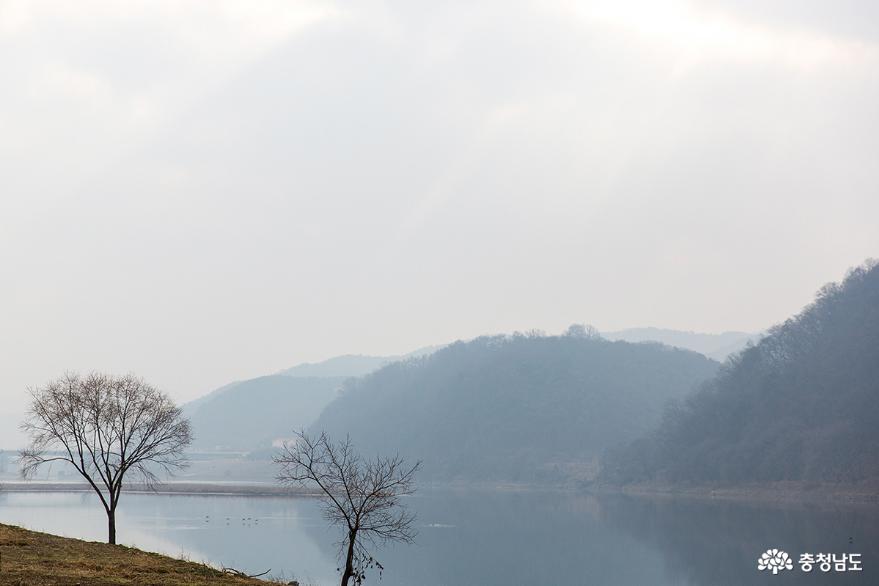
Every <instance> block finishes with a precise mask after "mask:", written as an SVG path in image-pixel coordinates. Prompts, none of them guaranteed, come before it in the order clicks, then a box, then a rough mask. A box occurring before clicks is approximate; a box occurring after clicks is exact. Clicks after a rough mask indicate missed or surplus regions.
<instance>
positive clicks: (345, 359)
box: [278, 346, 440, 377]
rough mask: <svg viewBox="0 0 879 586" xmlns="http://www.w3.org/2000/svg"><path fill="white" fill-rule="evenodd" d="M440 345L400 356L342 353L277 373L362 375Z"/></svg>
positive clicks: (416, 356) (287, 374)
mask: <svg viewBox="0 0 879 586" xmlns="http://www.w3.org/2000/svg"><path fill="white" fill-rule="evenodd" d="M439 348H440V346H426V347H424V348H419V349H418V350H415V351H413V352H409V353H408V354H403V355H400V356H364V355H362V354H344V355H342V356H335V357H333V358H329V359H327V360H324V361H322V362H303V363H302V364H297V365H296V366H294V367H292V368H287V369H285V370H282V371H281V372H279V373H278V374H283V375H285V376H299V377H302V376H304V377H315V376H320V377H325V376H343V377H348V376H363V375H365V374H369V373H370V372H374V371H376V370H378V369H379V368H381V367H383V366H387V365H388V364H390V363H392V362H399V361H400V360H407V359H409V358H418V357H421V356H427V355H428V354H431V353H433V352H436V351H437V350H438V349H439Z"/></svg>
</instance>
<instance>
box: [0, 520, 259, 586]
mask: <svg viewBox="0 0 879 586" xmlns="http://www.w3.org/2000/svg"><path fill="white" fill-rule="evenodd" d="M0 584H2V585H4V586H5V585H13V584H14V585H16V586H18V585H22V586H25V585H26V586H49V585H52V586H55V585H59V586H62V585H63V586H74V585H82V586H111V585H112V586H121V585H129V584H130V585H138V586H140V585H144V586H147V585H155V586H159V585H161V586H177V585H183V584H185V585H187V586H201V585H204V586H207V585H215V584H216V585H224V584H225V585H248V584H249V585H251V586H257V585H261V586H266V582H263V581H261V580H256V579H252V578H239V577H236V576H230V575H228V574H224V573H223V572H221V571H219V570H216V569H214V568H210V567H208V566H205V565H203V564H198V563H193V562H186V561H182V560H176V559H173V558H169V557H165V556H163V555H159V554H155V553H147V552H144V551H140V550H139V549H133V548H130V547H124V546H121V545H108V544H106V543H93V542H88V541H81V540H79V539H69V538H65V537H56V536H54V535H47V534H45V533H37V532H34V531H28V530H26V529H21V528H19V527H11V526H9V525H0Z"/></svg>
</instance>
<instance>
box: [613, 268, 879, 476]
mask: <svg viewBox="0 0 879 586" xmlns="http://www.w3.org/2000/svg"><path fill="white" fill-rule="evenodd" d="M603 476H604V477H605V478H606V479H607V480H608V481H611V482H624V483H625V482H661V483H666V482H671V483H693V484H748V483H765V482H771V481H782V480H793V481H808V482H842V483H858V482H876V481H879V268H877V266H876V263H870V264H867V265H865V266H863V267H860V268H858V269H855V270H853V271H851V272H850V273H849V275H848V276H847V277H846V279H845V281H844V282H842V283H841V284H833V285H828V286H826V287H824V288H823V289H822V290H821V291H820V292H819V293H818V295H817V297H816V299H815V301H814V303H812V304H811V305H810V306H808V307H807V308H806V309H805V310H803V311H802V312H801V313H800V314H799V315H797V316H795V317H793V318H791V319H789V320H787V321H786V322H785V323H783V324H781V325H779V326H776V327H775V328H773V329H771V330H770V332H769V335H768V336H766V337H765V338H764V339H762V340H761V341H760V342H759V343H758V344H756V345H755V346H752V347H750V348H748V349H746V350H745V351H744V352H742V353H740V354H739V355H737V356H736V357H735V358H733V359H732V360H731V361H730V362H728V363H726V364H725V365H724V366H723V369H722V371H721V372H720V373H719V374H718V376H717V377H716V378H714V379H713V380H711V381H709V382H708V383H706V384H705V386H704V388H702V389H701V390H700V391H699V392H698V393H696V394H694V395H693V396H692V397H690V398H688V399H687V400H685V401H684V402H683V403H682V404H680V405H678V406H677V408H675V409H671V410H669V412H668V413H667V414H666V416H665V417H664V420H663V423H662V425H661V426H659V428H658V430H656V431H655V432H653V433H651V434H649V435H648V436H646V437H644V438H643V439H641V440H638V441H636V442H634V443H633V444H632V445H630V446H629V447H627V448H625V449H621V450H617V451H616V452H612V453H611V454H609V456H608V458H607V459H606V461H605V470H604V473H603Z"/></svg>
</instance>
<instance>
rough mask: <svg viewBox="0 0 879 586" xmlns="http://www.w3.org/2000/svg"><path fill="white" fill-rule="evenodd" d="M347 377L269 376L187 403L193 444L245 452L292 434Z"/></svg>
mask: <svg viewBox="0 0 879 586" xmlns="http://www.w3.org/2000/svg"><path fill="white" fill-rule="evenodd" d="M345 378H346V377H291V376H283V375H270V376H263V377H259V378H254V379H250V380H245V381H240V382H236V383H232V384H230V385H226V386H225V387H222V388H220V389H218V390H217V391H215V392H213V393H211V394H210V395H207V396H206V397H203V398H202V399H200V400H198V402H197V403H194V404H193V403H190V404H188V405H186V406H184V411H185V413H186V415H187V416H188V417H189V418H190V421H191V422H192V429H193V433H194V435H195V440H194V442H193V446H194V447H196V448H201V449H210V450H245V451H246V450H252V449H254V448H257V447H266V446H268V445H270V444H271V442H272V440H274V439H276V438H279V437H290V435H291V432H292V430H294V429H299V428H301V427H305V426H308V425H309V424H310V423H311V422H312V421H314V420H315V419H316V418H317V416H318V414H319V413H320V412H321V410H322V409H323V408H324V407H325V406H326V405H327V404H328V403H329V402H330V401H332V400H333V398H335V396H336V392H337V391H338V389H339V388H340V387H341V386H342V383H343V382H344V381H345Z"/></svg>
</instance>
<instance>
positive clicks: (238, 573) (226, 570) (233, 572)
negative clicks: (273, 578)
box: [223, 566, 272, 578]
mask: <svg viewBox="0 0 879 586" xmlns="http://www.w3.org/2000/svg"><path fill="white" fill-rule="evenodd" d="M271 571H272V569H271V568H269V569H268V570H266V571H265V572H261V573H259V574H248V573H246V572H242V571H241V570H236V569H235V568H227V567H226V566H223V573H224V574H230V575H232V576H237V577H238V578H259V577H260V576H265V575H266V574H268V573H269V572H271Z"/></svg>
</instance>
